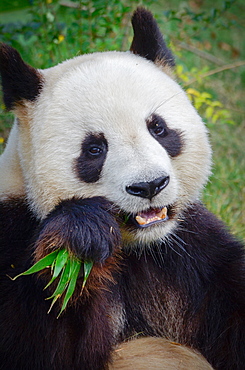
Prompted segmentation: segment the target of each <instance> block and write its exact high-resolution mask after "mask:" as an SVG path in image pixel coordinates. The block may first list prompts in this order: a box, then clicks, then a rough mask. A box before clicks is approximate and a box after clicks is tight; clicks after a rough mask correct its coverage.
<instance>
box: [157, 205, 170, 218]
mask: <svg viewBox="0 0 245 370" xmlns="http://www.w3.org/2000/svg"><path fill="white" fill-rule="evenodd" d="M167 212H168V209H167V207H163V208H162V209H161V211H160V212H158V213H157V217H159V218H160V219H164V218H166V217H167Z"/></svg>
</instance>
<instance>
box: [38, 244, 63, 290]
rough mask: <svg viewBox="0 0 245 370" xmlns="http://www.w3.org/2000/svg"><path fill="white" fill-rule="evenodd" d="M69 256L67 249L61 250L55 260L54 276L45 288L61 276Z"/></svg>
mask: <svg viewBox="0 0 245 370" xmlns="http://www.w3.org/2000/svg"><path fill="white" fill-rule="evenodd" d="M68 257H69V253H68V250H67V249H61V250H59V252H58V255H57V257H56V259H55V261H54V266H53V276H52V278H51V280H50V281H49V283H48V284H47V285H46V286H45V288H44V289H46V288H47V287H48V286H50V285H51V284H52V283H53V281H54V280H55V279H56V278H57V277H58V276H59V274H60V272H61V270H62V269H63V267H64V266H65V264H66V262H67V260H68Z"/></svg>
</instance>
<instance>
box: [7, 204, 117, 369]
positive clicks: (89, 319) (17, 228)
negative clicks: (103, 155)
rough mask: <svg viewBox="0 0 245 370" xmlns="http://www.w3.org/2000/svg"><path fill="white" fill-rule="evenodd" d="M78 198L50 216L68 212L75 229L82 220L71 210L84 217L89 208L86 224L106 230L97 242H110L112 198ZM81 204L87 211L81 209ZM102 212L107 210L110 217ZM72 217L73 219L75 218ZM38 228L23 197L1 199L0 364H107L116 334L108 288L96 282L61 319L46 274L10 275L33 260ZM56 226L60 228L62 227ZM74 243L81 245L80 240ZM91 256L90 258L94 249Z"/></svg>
mask: <svg viewBox="0 0 245 370" xmlns="http://www.w3.org/2000/svg"><path fill="white" fill-rule="evenodd" d="M75 203H76V202H75V200H73V201H67V202H64V204H62V205H60V206H59V207H58V208H57V209H56V211H55V212H54V214H51V215H50V222H51V223H52V219H53V217H54V215H55V214H57V213H58V211H60V212H61V213H62V212H64V213H65V217H66V220H67V221H68V224H67V225H66V224H63V227H64V228H65V229H67V227H69V226H73V229H72V231H74V228H75V227H76V226H78V224H79V222H78V219H76V217H75V216H74V215H73V213H75V214H77V215H78V213H79V217H81V218H82V219H81V220H80V221H81V222H82V221H83V219H84V214H87V216H88V219H87V218H86V217H85V218H86V219H87V221H88V222H87V221H85V224H87V226H88V229H89V228H91V230H92V229H93V231H94V232H95V233H96V228H98V226H99V225H100V227H101V230H100V231H102V234H101V235H100V238H99V236H98V239H93V241H92V243H93V248H94V249H96V248H97V249H98V250H99V249H100V248H102V250H103V248H104V247H105V248H107V247H108V248H109V245H110V243H111V241H112V240H113V237H112V236H111V234H110V231H109V230H107V225H108V223H109V222H110V221H111V216H110V214H109V213H108V212H106V211H104V208H105V207H106V206H107V204H108V202H105V201H103V199H99V198H98V199H94V200H92V199H87V200H80V201H79V200H77V204H76V205H75ZM81 204H82V206H81ZM82 207H83V209H84V214H82V212H81V211H80V208H82ZM93 208H94V212H93V211H92V210H93ZM71 210H72V212H69V211H71ZM93 213H94V214H95V216H94V218H93V216H91V217H92V219H93V220H94V221H95V222H96V224H94V223H93V221H91V219H90V216H89V215H91V214H93ZM99 213H100V214H101V217H99ZM103 215H106V217H107V219H106V220H105V219H103ZM69 218H70V220H69ZM101 219H103V221H104V222H103V223H102V222H101ZM74 221H75V225H74V224H72V223H73V222H74ZM45 223H46V225H47V224H48V222H44V224H45ZM78 227H80V226H78ZM39 228H40V224H39V222H38V221H37V219H36V218H35V217H34V216H33V215H32V213H31V212H30V211H29V210H28V206H27V205H26V203H25V202H24V201H22V200H19V201H17V200H14V201H10V202H6V203H0V278H1V289H0V369H1V370H10V369H11V370H33V369H35V370H50V369H52V370H61V369H74V370H82V369H84V370H85V369H86V370H101V369H104V366H103V364H105V363H106V362H107V361H108V358H109V354H110V350H111V348H112V345H113V340H114V338H113V333H112V324H111V319H109V318H108V313H109V305H108V298H107V294H106V292H105V291H104V290H102V289H99V288H98V289H97V290H93V291H90V293H89V295H88V296H85V297H82V299H80V301H78V302H77V303H76V304H75V305H73V306H71V307H70V308H69V309H68V312H67V314H65V315H63V316H61V317H60V318H59V319H57V314H58V307H55V309H52V310H51V312H50V313H49V314H47V312H48V309H49V306H50V301H47V300H45V299H46V298H47V297H48V296H50V292H47V291H46V290H45V291H44V290H43V289H44V286H45V283H46V281H45V280H44V279H42V278H41V277H38V276H37V275H36V274H35V275H29V276H23V277H19V278H18V279H17V280H16V281H12V280H11V279H10V278H9V276H11V277H14V276H16V275H17V274H19V273H20V272H23V271H24V270H26V269H27V268H28V267H30V265H31V264H32V263H33V242H34V241H35V234H38V232H39ZM85 229H86V228H85V225H84V228H83V230H85ZM41 230H42V231H44V225H41ZM103 230H105V231H106V232H107V234H104V233H103ZM58 231H59V232H61V230H60V229H59V230H58ZM85 231H86V230H85ZM95 233H94V234H93V235H95ZM66 236H67V235H66ZM85 236H86V237H87V238H88V239H89V237H90V236H91V235H90V233H89V232H86V234H85V235H83V234H80V237H81V238H85ZM103 236H104V237H106V238H107V239H108V242H106V240H104V238H103ZM101 237H102V239H103V240H102V239H101ZM71 238H72V237H71ZM73 238H74V239H75V237H73ZM31 239H33V242H31ZM101 241H102V244H103V245H101V244H100V242H101ZM114 241H115V239H114ZM95 243H97V245H96V246H95ZM76 248H78V249H79V248H80V247H79V246H78V245H77V246H76ZM79 252H81V250H79ZM107 254H108V251H107V250H106V251H103V252H102V253H98V254H97V255H96V256H98V258H102V257H101V256H105V255H107ZM89 256H90V257H91V258H92V255H91V252H90V254H89ZM97 285H99V284H97ZM108 288H109V289H110V283H108Z"/></svg>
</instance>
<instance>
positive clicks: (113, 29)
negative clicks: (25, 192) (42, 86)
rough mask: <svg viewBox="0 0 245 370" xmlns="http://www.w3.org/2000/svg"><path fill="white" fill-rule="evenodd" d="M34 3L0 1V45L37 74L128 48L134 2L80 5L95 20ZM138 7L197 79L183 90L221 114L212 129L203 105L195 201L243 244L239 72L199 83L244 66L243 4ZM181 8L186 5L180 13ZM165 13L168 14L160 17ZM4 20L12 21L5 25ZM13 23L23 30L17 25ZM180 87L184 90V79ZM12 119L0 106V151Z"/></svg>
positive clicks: (177, 2)
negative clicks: (209, 166) (207, 100)
mask: <svg viewBox="0 0 245 370" xmlns="http://www.w3.org/2000/svg"><path fill="white" fill-rule="evenodd" d="M37 3H39V5H37V6H36V7H34V8H30V9H31V10H32V12H31V15H29V16H28V17H27V18H26V9H25V8H26V6H29V1H24V0H23V1H17V0H16V1H14V2H10V1H6V0H5V1H3V2H1V4H0V17H2V18H3V19H4V20H5V22H7V24H5V25H2V26H1V24H0V41H1V40H2V41H4V42H8V43H10V44H12V45H13V46H14V47H16V48H17V49H18V50H19V51H20V52H21V54H22V56H23V58H24V59H25V60H26V61H27V62H28V63H30V64H32V65H33V66H35V67H37V68H46V67H49V66H51V65H55V64H57V63H58V62H60V61H62V60H64V59H66V58H70V57H72V56H75V55H77V54H78V53H84V52H89V51H95V50H99V51H100V50H114V49H122V50H126V49H127V48H128V47H129V45H130V41H131V36H132V31H131V27H130V22H129V19H130V14H129V12H130V11H131V10H132V9H134V8H135V7H136V4H138V2H136V1H131V2H129V1H127V0H125V1H119V0H113V1H110V2H108V1H107V2H106V1H99V0H94V1H92V0H90V1H88V2H87V3H88V4H89V6H90V10H91V9H92V8H91V6H92V5H95V7H96V11H97V12H98V15H97V16H96V14H95V13H93V15H92V16H91V13H90V12H89V11H88V12H86V10H83V11H81V9H80V10H78V9H71V8H66V7H62V6H60V5H59V3H58V2H57V1H55V0H53V1H49V2H46V1H37ZM77 3H79V2H77ZM140 3H141V4H143V5H146V6H147V7H148V8H150V9H151V10H152V11H153V12H154V13H155V15H156V16H157V18H158V22H159V23H160V26H161V29H162V31H163V33H164V35H165V37H166V40H167V42H170V43H171V45H172V48H173V49H174V53H175V54H176V60H177V64H179V65H181V66H182V67H183V75H184V77H186V78H188V79H191V78H193V77H197V78H198V81H196V82H194V83H192V84H191V85H190V87H191V88H194V89H196V90H197V91H199V92H201V93H202V92H207V93H209V94H211V95H212V97H213V98H212V99H213V101H215V100H218V101H219V102H221V103H222V104H223V108H222V110H224V114H223V116H220V119H219V120H218V121H217V122H215V123H214V122H213V123H212V118H213V117H210V119H208V118H207V115H206V113H207V108H208V106H207V105H206V106H205V105H203V106H202V107H201V109H200V114H201V115H202V116H203V118H204V120H205V121H206V123H207V124H208V127H209V129H210V136H211V142H212V147H213V152H214V156H213V162H214V166H213V176H212V177H211V179H210V182H209V183H208V185H207V187H206V190H205V192H204V197H203V200H204V202H205V204H206V205H207V207H208V208H209V209H210V210H211V211H212V212H214V213H215V214H216V215H217V216H218V217H220V218H222V219H223V220H224V221H225V222H226V223H227V225H228V226H229V227H230V228H231V230H232V231H233V232H234V233H235V234H236V235H237V236H238V237H240V238H243V239H245V226H244V224H245V219H244V218H245V209H244V203H245V200H244V197H245V194H244V186H245V185H244V184H245V182H244V180H245V178H244V176H245V175H244V174H245V161H244V134H245V118H244V117H245V110H244V89H245V66H241V67H237V68H235V67H234V68H230V69H227V70H224V71H223V72H219V73H218V72H216V73H214V74H213V75H212V76H210V77H205V78H204V77H202V76H203V74H204V73H205V72H207V71H215V70H216V69H217V67H224V66H228V65H230V66H232V65H235V63H236V62H237V61H245V48H244V13H245V3H244V1H243V0H236V1H233V0H230V1H229V0H227V1H223V0H217V1H216V2H214V1H211V0H205V1H204V0H199V1H194V0H193V1H191V2H185V1H181V0H172V1H168V0H160V1H158V2H155V1H141V2H140ZM150 3H151V5H149V4H150ZM108 4H110V5H109V6H108ZM188 4H191V7H189V8H188V10H186V7H187V6H188ZM103 5H104V6H103ZM88 10H89V9H88ZM168 10H173V11H174V12H175V13H173V12H171V11H170V12H168V13H166V11H168ZM3 11H5V12H3ZM6 11H7V12H6ZM81 15H82V17H81ZM7 17H9V18H7ZM96 17H97V18H96ZM121 18H122V19H123V21H121ZM8 20H11V22H12V23H11V24H10V23H8V22H9V21H8ZM30 20H32V22H30ZM19 21H22V23H23V24H22V25H20V24H19V23H18V22H19ZM121 24H123V26H122V27H121ZM125 28H126V33H125ZM60 35H63V36H64V40H63V41H62V42H59V36H60ZM189 46H191V47H192V50H191V51H190V50H186V49H188V47H189ZM200 52H204V53H205V54H204V57H203V56H200ZM206 56H207V58H206ZM208 56H211V57H214V61H210V60H209V58H208ZM180 82H181V83H182V84H183V85H184V81H180ZM12 119H13V118H12V115H10V114H9V113H8V114H6V113H5V112H4V107H3V105H1V104H0V152H1V150H3V147H4V143H5V142H6V138H7V136H8V132H9V128H10V127H11V122H12ZM228 121H233V125H231V124H227V122H228ZM2 141H4V143H1V142H2Z"/></svg>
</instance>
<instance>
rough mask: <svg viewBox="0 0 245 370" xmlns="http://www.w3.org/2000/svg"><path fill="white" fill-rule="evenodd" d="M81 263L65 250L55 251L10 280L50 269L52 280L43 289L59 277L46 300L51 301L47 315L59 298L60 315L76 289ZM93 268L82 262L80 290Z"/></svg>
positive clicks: (88, 263)
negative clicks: (60, 301) (60, 299)
mask: <svg viewBox="0 0 245 370" xmlns="http://www.w3.org/2000/svg"><path fill="white" fill-rule="evenodd" d="M81 265H82V262H81V261H80V260H79V259H78V258H76V257H75V256H74V255H73V254H72V253H69V252H68V251H67V250H66V249H60V250H56V251H54V252H51V253H49V254H47V255H46V256H45V257H43V258H42V259H40V260H39V261H38V262H36V263H35V264H34V265H33V266H31V267H30V268H29V269H28V270H26V271H24V272H22V273H21V274H19V275H17V276H15V277H14V278H13V279H12V280H16V279H17V278H19V277H20V276H25V275H31V274H35V273H37V272H40V271H42V270H44V269H47V268H50V269H51V273H52V278H51V280H50V281H49V283H48V284H47V285H46V287H45V288H44V289H47V288H48V287H49V286H50V285H51V284H52V283H53V282H54V280H55V279H57V278H58V277H59V275H60V279H59V282H58V284H57V286H56V289H55V290H54V292H53V294H52V295H51V296H50V297H49V298H47V299H52V303H51V305H50V308H49V311H48V313H49V312H50V311H51V309H52V307H53V305H54V304H55V302H56V301H57V300H58V299H59V298H61V297H64V298H63V303H62V306H61V310H60V313H59V315H58V317H59V316H60V315H61V313H62V312H63V311H64V310H65V309H66V306H67V304H68V302H69V300H70V299H71V297H72V295H73V293H74V290H75V288H76V283H77V279H78V275H79V272H80V269H81ZM92 267H93V262H90V261H84V263H83V268H84V272H83V284H82V289H84V287H85V284H86V282H87V279H88V277H89V275H90V272H91V270H92Z"/></svg>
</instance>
